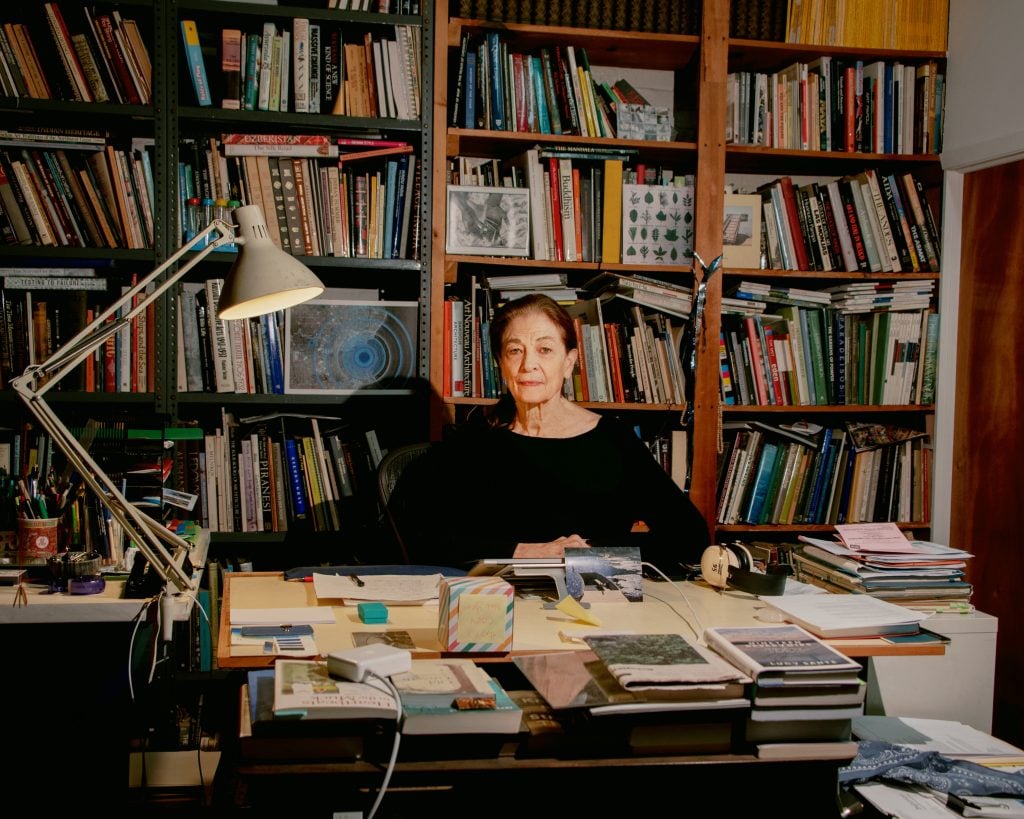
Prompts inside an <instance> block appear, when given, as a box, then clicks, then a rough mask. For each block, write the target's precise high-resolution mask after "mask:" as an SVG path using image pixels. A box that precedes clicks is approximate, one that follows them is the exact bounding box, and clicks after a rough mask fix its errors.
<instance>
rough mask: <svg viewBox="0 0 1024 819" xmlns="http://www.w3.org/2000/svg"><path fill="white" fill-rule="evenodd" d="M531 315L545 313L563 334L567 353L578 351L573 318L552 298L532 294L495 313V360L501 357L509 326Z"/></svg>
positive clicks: (540, 294)
mask: <svg viewBox="0 0 1024 819" xmlns="http://www.w3.org/2000/svg"><path fill="white" fill-rule="evenodd" d="M530 313H543V314H544V315H545V316H547V317H548V318H549V319H551V321H552V322H553V323H554V325H555V326H556V327H557V328H558V329H559V330H560V331H561V333H562V341H563V342H564V343H565V349H566V351H568V350H575V349H576V328H575V327H573V323H572V316H570V315H569V313H568V312H566V309H565V308H564V307H562V305H560V304H559V303H558V302H557V301H555V300H554V299H553V298H551V296H545V295H544V294H543V293H530V294H529V295H526V296H520V297H519V298H518V299H516V300H515V301H509V302H506V303H505V304H504V305H502V306H501V307H499V308H498V309H497V310H496V311H495V312H494V319H493V320H492V321H491V350H492V351H493V353H494V357H495V358H500V357H501V346H502V342H503V341H504V339H505V331H506V330H508V326H509V324H511V323H512V322H513V321H514V320H515V319H517V318H519V317H520V316H527V315H529V314H530Z"/></svg>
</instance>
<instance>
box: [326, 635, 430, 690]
mask: <svg viewBox="0 0 1024 819" xmlns="http://www.w3.org/2000/svg"><path fill="white" fill-rule="evenodd" d="M410 668H412V654H411V653H410V652H409V651H406V650H405V649H404V648H395V647H394V646H389V645H384V644H383V643H371V644H370V645H365V646H358V647H357V648H349V649H345V650H344V651H335V652H332V653H331V654H328V655H327V671H328V672H329V673H330V674H331V675H332V676H335V677H341V678H342V679H345V680H352V681H353V682H362V681H363V680H364V679H365V678H366V675H367V674H369V673H373V674H375V675H377V676H378V677H390V676H391V675H392V674H401V673H402V672H403V671H408V670H409V669H410Z"/></svg>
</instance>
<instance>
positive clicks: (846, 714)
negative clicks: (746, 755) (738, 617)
mask: <svg viewBox="0 0 1024 819" xmlns="http://www.w3.org/2000/svg"><path fill="white" fill-rule="evenodd" d="M704 641H705V642H706V643H707V645H708V646H709V647H710V648H712V649H714V650H715V651H717V652H718V653H719V654H721V655H722V656H723V657H724V658H725V659H727V660H728V661H729V662H730V663H732V664H733V665H735V666H736V667H737V668H738V669H740V670H741V671H743V672H744V673H745V674H747V675H749V676H750V677H751V678H753V685H752V686H751V691H752V693H751V699H752V707H751V709H750V715H749V718H748V719H747V723H746V732H745V738H746V741H747V742H748V743H751V744H753V745H754V747H755V751H756V753H757V755H758V756H759V757H763V758H774V759H783V758H793V757H798V756H813V757H815V758H819V759H824V758H831V759H842V758H850V759H852V758H853V757H854V756H856V753H857V744H856V742H853V741H852V740H851V734H850V731H851V724H852V720H853V718H854V717H856V716H859V715H861V714H863V712H864V695H865V691H866V684H865V683H864V681H863V680H861V679H860V672H861V667H860V665H859V664H858V663H856V662H855V661H853V660H851V659H850V658H849V657H847V656H846V655H844V654H842V653H841V652H839V651H837V650H836V649H834V648H832V647H831V646H829V645H827V644H825V643H823V642H822V641H821V640H819V639H818V638H816V637H815V636H814V635H812V634H810V633H809V632H808V631H806V630H805V629H803V628H801V627H799V626H797V625H790V624H781V625H766V626H751V627H736V628H733V627H711V628H708V629H705V631H704Z"/></svg>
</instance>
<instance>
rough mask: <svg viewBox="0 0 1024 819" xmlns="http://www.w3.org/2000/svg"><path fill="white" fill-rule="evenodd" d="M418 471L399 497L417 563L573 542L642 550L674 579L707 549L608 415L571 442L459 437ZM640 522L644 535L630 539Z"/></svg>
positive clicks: (481, 434) (672, 490) (501, 433)
mask: <svg viewBox="0 0 1024 819" xmlns="http://www.w3.org/2000/svg"><path fill="white" fill-rule="evenodd" d="M414 473H415V475H414V476H408V477H406V476H404V477H403V479H402V485H401V486H400V489H399V490H398V491H402V492H403V493H404V495H405V500H404V503H405V504H406V510H407V511H406V514H407V515H410V514H411V515H412V517H413V518H414V528H415V529H416V530H417V531H416V534H415V537H414V539H415V541H416V545H415V546H414V547H413V548H412V551H413V552H414V554H413V555H412V559H413V560H414V561H416V562H424V561H425V560H426V561H427V562H435V563H442V564H446V565H453V566H459V565H465V564H469V563H472V562H473V561H475V560H478V559H480V558H484V557H506V556H510V555H511V554H512V552H513V549H514V548H515V545H516V544H517V543H521V542H523V543H544V542H548V541H552V540H555V539H557V538H558V537H561V536H564V535H572V534H578V535H580V536H581V537H584V538H586V539H588V540H589V541H590V542H591V543H592V544H594V545H601V546H627V545H633V546H639V547H640V552H641V557H642V559H643V560H644V561H646V562H648V563H653V564H654V565H655V566H657V567H658V568H659V569H661V571H663V572H665V573H666V574H669V575H673V576H678V575H679V574H681V569H680V564H681V563H696V562H699V560H700V556H701V553H702V552H703V550H704V548H705V547H706V546H707V545H708V532H707V526H706V524H705V522H704V520H703V519H702V518H701V516H700V514H699V513H698V512H697V509H696V508H695V507H694V505H693V503H692V502H691V501H690V499H689V497H688V496H687V495H686V494H685V493H683V492H682V490H680V489H679V487H678V486H677V485H676V484H675V482H673V481H672V479H671V478H670V477H669V476H668V474H666V472H665V471H664V469H662V468H661V466H660V465H659V464H658V463H657V461H655V459H654V458H653V457H652V456H651V453H650V451H649V450H648V449H647V448H646V447H645V446H644V444H643V443H642V442H641V441H640V439H639V438H637V436H636V435H635V434H634V433H633V432H632V431H631V430H630V429H629V428H627V427H626V426H625V425H624V424H622V423H621V422H619V421H617V420H615V419H613V418H611V417H608V416H602V417H601V419H600V421H599V422H598V424H597V426H596V427H594V429H592V430H590V431H588V432H585V433H583V434H582V435H577V436H575V437H572V438H534V437H529V436H525V435H518V434H516V433H514V432H511V431H510V430H508V429H501V428H498V429H465V430H462V431H460V433H459V434H458V435H457V436H456V437H455V438H453V439H452V440H449V441H446V442H445V443H444V444H441V445H438V446H436V447H435V448H434V449H433V451H432V452H431V453H430V454H429V455H428V456H426V457H424V458H422V459H420V461H418V462H417V464H416V467H415V469H414ZM413 496H415V497H413ZM637 521H643V522H644V523H645V524H647V527H648V529H649V530H650V531H649V532H642V533H632V532H631V529H632V528H633V524H634V523H635V522H637Z"/></svg>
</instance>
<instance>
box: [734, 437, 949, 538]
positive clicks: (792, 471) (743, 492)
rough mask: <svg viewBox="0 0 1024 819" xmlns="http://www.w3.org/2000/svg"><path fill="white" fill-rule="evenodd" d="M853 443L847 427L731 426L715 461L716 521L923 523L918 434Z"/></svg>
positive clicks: (924, 485)
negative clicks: (874, 443)
mask: <svg viewBox="0 0 1024 819" xmlns="http://www.w3.org/2000/svg"><path fill="white" fill-rule="evenodd" d="M851 423H853V422H851ZM854 425H855V426H856V424H854ZM857 440H858V439H857V438H856V437H855V436H854V434H853V431H851V429H843V428H828V427H824V428H822V427H816V426H815V427H809V428H804V429H801V430H800V431H794V430H793V429H792V428H787V427H785V426H782V425H779V426H773V425H771V424H767V423H763V422H760V421H752V422H749V423H746V424H742V425H739V428H738V429H734V430H733V431H732V432H731V434H730V435H729V436H728V441H727V446H726V451H725V454H724V455H723V457H722V458H721V459H720V461H719V468H720V469H719V471H720V474H719V482H718V486H719V491H718V509H717V520H718V522H719V523H721V524H726V525H728V524H736V523H744V524H754V525H760V524H794V523H796V524H801V523H806V524H816V523H857V522H871V521H921V520H927V519H928V513H929V509H928V491H929V486H930V482H931V481H930V477H929V476H930V469H931V449H930V447H928V446H927V445H926V443H925V439H924V433H915V434H914V435H913V436H910V435H907V436H904V437H903V438H902V440H897V441H894V442H893V443H887V444H882V445H877V446H870V447H862V446H859V445H858V444H857V443H856V441H857Z"/></svg>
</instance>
